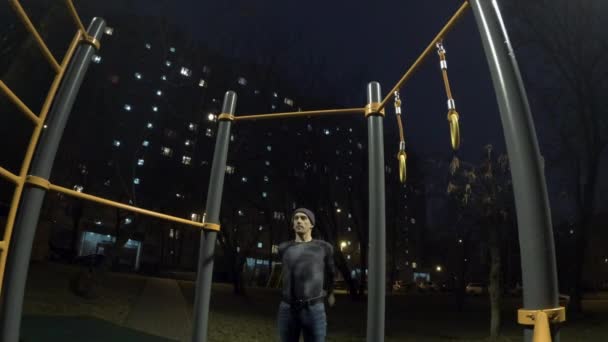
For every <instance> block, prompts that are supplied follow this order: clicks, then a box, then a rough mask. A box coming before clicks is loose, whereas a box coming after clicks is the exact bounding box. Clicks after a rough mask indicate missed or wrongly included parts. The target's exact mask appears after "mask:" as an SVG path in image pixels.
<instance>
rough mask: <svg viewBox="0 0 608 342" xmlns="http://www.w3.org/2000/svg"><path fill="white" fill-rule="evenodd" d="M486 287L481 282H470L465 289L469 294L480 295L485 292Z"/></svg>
mask: <svg viewBox="0 0 608 342" xmlns="http://www.w3.org/2000/svg"><path fill="white" fill-rule="evenodd" d="M485 290H486V287H485V286H484V285H483V284H481V283H468V284H467V286H466V287H465V289H464V291H465V293H466V294H468V295H473V296H479V295H481V294H483V293H484V292H485Z"/></svg>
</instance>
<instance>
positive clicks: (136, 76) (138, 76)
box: [135, 72, 142, 80]
mask: <svg viewBox="0 0 608 342" xmlns="http://www.w3.org/2000/svg"><path fill="white" fill-rule="evenodd" d="M141 77H142V76H141V73H139V72H136V73H135V78H136V79H138V80H141Z"/></svg>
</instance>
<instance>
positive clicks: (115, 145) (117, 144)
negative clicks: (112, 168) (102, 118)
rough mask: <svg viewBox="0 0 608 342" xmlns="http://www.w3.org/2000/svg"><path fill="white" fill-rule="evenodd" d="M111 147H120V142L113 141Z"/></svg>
mask: <svg viewBox="0 0 608 342" xmlns="http://www.w3.org/2000/svg"><path fill="white" fill-rule="evenodd" d="M112 145H114V147H120V141H119V140H114V142H113V143H112Z"/></svg>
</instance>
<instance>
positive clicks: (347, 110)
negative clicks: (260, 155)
mask: <svg viewBox="0 0 608 342" xmlns="http://www.w3.org/2000/svg"><path fill="white" fill-rule="evenodd" d="M341 114H365V108H345V109H324V110H309V111H305V112H285V113H272V114H256V115H243V116H235V117H234V121H246V120H268V119H285V118H298V117H308V116H324V115H341Z"/></svg>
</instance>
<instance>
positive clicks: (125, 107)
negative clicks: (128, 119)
mask: <svg viewBox="0 0 608 342" xmlns="http://www.w3.org/2000/svg"><path fill="white" fill-rule="evenodd" d="M123 108H124V109H125V110H126V111H127V112H130V111H131V105H130V104H125V106H124V107H123Z"/></svg>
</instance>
